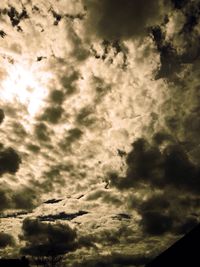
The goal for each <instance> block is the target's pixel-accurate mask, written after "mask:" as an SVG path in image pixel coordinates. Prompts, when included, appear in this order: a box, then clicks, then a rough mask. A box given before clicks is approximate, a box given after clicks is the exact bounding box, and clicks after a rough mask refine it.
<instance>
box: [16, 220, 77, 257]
mask: <svg viewBox="0 0 200 267" xmlns="http://www.w3.org/2000/svg"><path fill="white" fill-rule="evenodd" d="M22 231H23V235H22V236H21V237H20V238H21V239H23V240H25V241H26V243H27V244H26V246H25V247H24V248H22V250H21V252H22V253H23V254H28V255H33V256H48V255H52V254H51V253H53V254H54V253H55V255H60V254H61V255H62V254H64V253H67V252H69V251H72V250H74V249H76V242H75V241H76V237H77V235H76V231H75V230H73V229H71V228H70V227H69V226H68V225H63V224H54V225H52V224H49V223H48V224H45V223H42V222H40V221H38V220H34V219H25V220H24V221H23V226H22Z"/></svg>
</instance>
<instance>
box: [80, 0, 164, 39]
mask: <svg viewBox="0 0 200 267" xmlns="http://www.w3.org/2000/svg"><path fill="white" fill-rule="evenodd" d="M163 2H164V1H160V0H156V1H153V2H152V1H151V2H150V1H146V0H142V1H139V0H136V1H128V0H125V1H122V0H117V1H114V0H108V1H106V0H103V1H101V2H99V1H90V0H85V1H84V3H85V5H86V8H87V11H88V12H89V19H88V24H87V26H88V27H89V29H90V30H91V31H92V32H93V33H96V34H97V36H98V37H100V38H102V39H106V40H107V39H108V40H110V39H111V40H118V39H121V38H122V39H128V38H138V37H142V36H144V35H145V34H146V33H147V30H148V28H149V27H150V26H153V25H156V24H158V23H160V22H162V17H163Z"/></svg>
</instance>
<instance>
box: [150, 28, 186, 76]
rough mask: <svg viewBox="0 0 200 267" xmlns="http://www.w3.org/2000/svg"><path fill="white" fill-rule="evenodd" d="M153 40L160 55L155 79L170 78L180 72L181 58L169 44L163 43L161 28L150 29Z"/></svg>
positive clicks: (163, 36)
mask: <svg viewBox="0 0 200 267" xmlns="http://www.w3.org/2000/svg"><path fill="white" fill-rule="evenodd" d="M152 36H153V40H154V42H155V44H156V47H157V50H158V52H159V53H160V68H159V69H158V71H157V74H156V77H155V78H156V79H160V78H165V77H167V78H170V77H173V76H175V74H176V73H177V72H179V71H180V70H181V58H180V56H178V54H177V52H176V50H175V48H174V47H173V45H172V44H171V43H170V42H166V41H165V34H164V33H163V31H162V29H161V27H159V26H156V27H153V28H152Z"/></svg>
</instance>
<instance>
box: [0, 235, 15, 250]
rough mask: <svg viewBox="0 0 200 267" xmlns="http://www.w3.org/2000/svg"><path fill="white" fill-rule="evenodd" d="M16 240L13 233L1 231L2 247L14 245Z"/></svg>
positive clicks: (0, 243) (0, 240)
mask: <svg viewBox="0 0 200 267" xmlns="http://www.w3.org/2000/svg"><path fill="white" fill-rule="evenodd" d="M14 244H15V240H14V238H13V236H12V235H10V234H7V233H2V232H1V233H0V249H3V248H6V247H7V246H13V245H14Z"/></svg>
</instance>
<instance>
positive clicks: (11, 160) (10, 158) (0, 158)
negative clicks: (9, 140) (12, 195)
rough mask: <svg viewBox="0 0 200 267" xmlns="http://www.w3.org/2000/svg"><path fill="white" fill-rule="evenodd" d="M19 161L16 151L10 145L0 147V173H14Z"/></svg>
mask: <svg viewBox="0 0 200 267" xmlns="http://www.w3.org/2000/svg"><path fill="white" fill-rule="evenodd" d="M20 163H21V158H20V156H19V155H18V153H17V152H16V151H15V150H14V149H13V148H11V147H8V148H4V147H3V146H2V147H1V148H0V175H3V174H5V173H11V174H15V173H16V172H17V171H18V169H19V165H20Z"/></svg>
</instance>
